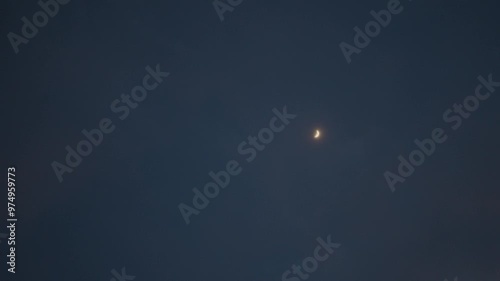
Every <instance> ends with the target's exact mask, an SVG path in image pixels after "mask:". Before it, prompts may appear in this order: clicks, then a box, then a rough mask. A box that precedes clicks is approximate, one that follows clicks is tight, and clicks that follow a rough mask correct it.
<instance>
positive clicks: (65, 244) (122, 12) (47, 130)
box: [0, 0, 500, 281]
mask: <svg viewBox="0 0 500 281" xmlns="http://www.w3.org/2000/svg"><path fill="white" fill-rule="evenodd" d="M388 2H389V1H387V0H383V1H379V0H377V1H365V0H357V1H342V2H339V1H326V0H319V1H309V2H308V1H296V0H288V1H283V0H278V1H260V0H258V1H250V0H245V1H243V3H242V4H240V5H239V6H237V7H235V8H234V11H233V12H228V13H225V14H224V21H223V22H221V21H220V19H219V17H218V15H217V13H216V11H215V9H214V7H213V5H212V3H211V2H210V1H146V2H137V1H105V0H104V1H98V2H95V3H90V2H89V1H76V0H72V1H71V2H69V3H68V4H66V5H64V6H61V7H60V11H59V12H58V14H57V15H56V16H55V17H54V18H51V19H50V20H49V22H48V24H47V25H46V26H44V27H42V28H40V29H39V32H38V34H37V35H36V36H35V37H34V38H32V39H30V40H29V43H28V44H22V45H20V46H19V53H18V54H15V53H14V51H13V48H12V46H11V44H10V43H9V40H8V38H7V34H8V33H9V32H15V33H18V34H20V30H21V27H22V24H23V23H22V22H21V20H20V19H21V18H22V17H23V16H26V17H32V15H33V13H35V12H36V11H38V10H39V9H40V8H39V6H38V5H37V3H36V1H7V2H6V3H4V4H3V7H2V8H1V9H0V15H1V16H0V21H1V26H0V30H1V34H3V35H4V40H3V41H2V43H1V44H0V50H1V52H0V53H1V57H2V66H3V70H4V71H3V72H2V73H3V75H2V77H1V78H0V79H1V81H2V83H0V92H1V93H2V95H3V98H4V99H3V102H2V106H3V107H4V109H3V110H2V111H1V114H2V120H4V125H3V126H2V127H3V138H2V139H3V141H2V144H3V150H2V151H3V153H2V169H5V170H6V169H7V167H9V166H10V165H15V166H16V168H17V174H16V176H17V197H16V205H17V207H18V211H17V214H18V219H19V221H18V223H17V228H16V239H17V243H18V245H17V250H16V251H17V252H16V255H17V260H16V262H17V266H16V271H17V272H18V273H16V274H15V276H12V274H10V276H8V275H7V276H8V278H11V279H4V278H3V277H2V278H1V280H32V279H36V280H72V281H78V280H82V281H84V280H96V281H108V280H110V279H111V278H112V277H113V276H112V274H111V270H112V269H116V270H118V271H119V270H120V269H121V268H122V267H126V271H127V273H129V274H131V275H134V276H136V278H135V279H134V281H146V280H147V281H153V280H157V281H159V280H165V281H167V280H168V281H208V280H210V281H212V280H214V281H215V280H221V281H224V280H228V281H229V280H239V281H260V280H263V281H268V280H276V281H278V280H281V275H282V274H283V272H284V271H286V270H288V269H290V268H291V266H292V265H293V264H299V263H301V262H302V260H303V259H304V258H306V257H308V256H311V254H312V252H313V250H314V248H315V247H316V245H317V241H316V238H317V237H323V238H325V237H327V236H328V235H331V237H332V241H333V242H336V243H340V244H341V245H342V246H341V247H340V248H339V249H338V250H337V251H336V252H335V253H334V254H333V255H332V257H331V258H329V259H327V260H326V261H324V262H322V263H320V265H319V267H318V269H317V271H315V272H314V273H311V276H310V278H309V280H342V281H362V280H380V281H382V280H394V281H408V280H415V281H424V280H425V281H442V280H444V279H445V278H448V279H449V280H451V279H452V278H453V277H455V276H458V278H459V279H458V280H460V281H469V280H470V281H472V280H474V281H476V280H477V281H489V280H500V270H499V267H498V265H499V263H500V255H499V252H500V243H499V241H498V237H500V227H499V226H498V218H499V215H500V208H499V203H500V192H499V191H498V186H499V182H500V181H499V178H498V171H497V170H498V167H499V165H498V157H499V156H500V148H499V146H498V144H499V143H500V134H499V132H498V124H499V122H500V114H499V110H498V108H499V107H500V99H499V97H498V94H499V93H500V88H499V90H497V91H496V92H495V93H493V94H492V96H491V97H490V98H489V99H488V100H486V101H484V102H481V104H480V106H479V109H478V110H477V111H475V112H473V113H472V114H471V116H470V118H468V119H466V120H464V121H463V124H462V126H461V127H460V128H459V129H458V130H456V131H453V130H451V129H450V126H449V124H447V123H445V121H443V117H442V115H443V112H445V111H446V110H447V109H448V108H451V107H452V106H453V104H455V103H461V102H462V101H463V100H464V98H465V97H467V96H469V95H473V94H474V90H475V88H476V85H477V84H478V80H477V77H478V76H479V75H482V76H484V77H487V76H488V75H489V74H492V75H493V80H495V81H500V67H499V62H500V35H498V30H499V27H500V18H499V17H498V8H499V6H498V3H497V1H493V0H491V1H490V0H486V1H466V0H461V1H459V0H455V1H451V0H437V1H428V0H427V1H423V0H413V1H412V2H411V3H410V2H408V1H406V0H405V1H402V5H403V6H404V10H403V12H401V13H400V14H398V15H393V16H392V20H391V23H390V24H389V25H388V26H387V27H386V28H383V29H382V30H381V32H380V34H379V35H378V36H377V37H375V38H373V39H372V41H371V43H370V45H369V46H368V47H366V48H365V49H363V50H362V52H361V53H360V54H357V55H353V56H352V62H351V63H350V64H348V63H347V62H346V59H345V58H344V56H343V54H342V52H341V50H340V48H339V44H340V43H341V42H343V41H345V42H347V43H349V44H353V37H354V31H353V28H354V27H356V26H359V27H364V25H365V24H366V23H367V22H368V21H370V20H372V16H371V15H370V11H371V10H377V11H378V10H380V9H384V8H386V7H387V3H388ZM157 64H159V65H160V66H161V69H162V71H166V72H169V73H170V76H169V77H168V78H165V79H164V81H163V82H162V83H161V84H160V85H159V86H158V87H157V88H156V89H155V90H154V91H151V92H150V93H148V96H147V98H146V99H145V100H144V101H143V102H141V103H140V104H139V105H138V107H137V108H135V109H132V110H131V112H130V115H129V116H128V117H127V118H126V119H125V120H120V119H119V118H118V115H117V114H115V113H113V112H112V111H111V110H110V104H111V103H112V102H113V101H114V100H115V99H119V98H120V95H121V94H122V93H130V91H131V89H132V88H133V87H135V86H137V85H140V84H142V79H143V77H144V76H145V75H146V74H147V72H146V70H145V67H146V66H148V65H149V66H152V67H154V66H155V65H157ZM283 106H287V109H288V111H289V112H290V113H292V114H296V115H297V117H296V118H295V119H294V120H293V121H291V122H290V124H289V125H288V126H286V128H285V130H283V131H282V132H280V133H277V134H276V135H275V137H274V140H273V141H272V142H271V143H270V144H268V145H266V148H265V150H263V151H260V152H258V154H257V156H256V158H255V160H254V161H252V162H251V163H248V162H246V161H245V160H244V159H245V156H242V155H240V154H239V153H238V150H237V147H238V145H239V144H240V143H241V142H243V141H245V140H247V137H248V136H249V135H256V134H257V133H258V132H259V130H260V129H262V128H264V127H266V126H268V124H269V120H270V119H271V118H272V117H273V116H274V115H273V112H272V110H273V108H278V109H281V108H283ZM102 118H110V119H111V120H112V121H113V124H114V125H115V126H116V129H115V130H114V131H113V132H112V133H110V134H105V135H104V138H103V141H102V143H101V144H100V145H99V146H97V147H94V149H93V152H92V153H91V154H90V155H89V156H87V157H83V161H82V162H81V164H80V165H79V166H78V167H77V168H75V169H74V172H72V173H70V174H65V175H64V181H63V182H62V183H60V182H59V181H58V179H57V177H56V175H55V173H54V171H53V169H52V167H51V163H52V162H53V161H58V162H61V163H64V161H65V160H64V159H65V156H66V151H65V146H66V145H69V146H72V147H76V144H77V143H78V142H79V141H80V140H82V139H84V137H83V135H82V134H81V130H83V129H86V130H91V129H94V128H97V127H98V126H99V122H100V120H101V119H102ZM317 127H319V128H321V129H322V130H323V136H324V137H323V138H322V139H321V141H319V142H317V141H316V142H315V141H312V139H311V136H312V133H313V130H314V129H315V128H317ZM437 127H441V128H444V129H445V131H446V133H447V135H448V140H447V141H446V142H445V143H443V144H440V145H438V146H437V148H436V151H435V153H434V154H433V155H432V156H430V157H428V158H427V159H426V160H425V163H424V164H423V165H421V166H420V167H417V168H416V169H415V172H414V174H413V175H412V176H411V177H409V178H408V179H406V181H405V182H404V183H401V184H398V186H397V190H396V192H394V193H393V192H391V190H390V189H389V187H388V185H387V183H386V180H385V179H384V176H383V174H384V172H385V171H386V170H390V171H392V172H395V171H397V165H398V164H399V162H398V159H397V158H398V155H400V154H402V155H405V157H407V156H408V154H409V153H410V152H411V151H412V150H414V149H415V148H416V147H415V145H414V144H413V140H414V139H416V138H419V139H423V138H429V137H431V132H432V130H433V129H434V128H437ZM233 159H234V160H237V161H238V162H239V163H240V164H241V167H242V169H243V171H242V172H241V174H240V175H238V176H235V177H232V178H231V182H230V184H229V185H228V187H226V188H225V189H223V190H221V191H220V194H219V195H218V197H216V198H215V199H211V201H210V204H209V206H208V207H207V208H206V209H204V210H202V211H201V212H200V214H199V215H197V216H192V217H191V223H190V224H189V225H186V224H185V222H184V220H183V218H182V216H181V214H180V212H179V209H178V205H179V203H186V204H190V205H192V202H191V199H192V197H193V192H192V189H193V188H194V187H196V188H198V189H202V188H203V186H204V184H206V183H207V182H209V181H210V177H209V176H208V173H209V172H210V171H219V170H222V169H224V168H225V166H226V163H227V162H228V161H229V160H233ZM2 190H4V191H2V192H1V193H0V199H1V203H0V206H1V208H2V210H0V214H1V215H0V219H1V221H2V223H1V224H0V225H1V228H0V233H6V232H7V230H6V229H5V228H4V224H5V218H6V204H7V203H6V202H7V200H6V199H7V198H6V196H7V191H6V188H2ZM0 250H1V253H2V254H1V258H0V260H1V261H2V262H1V264H2V266H1V267H0V270H1V273H0V276H3V274H4V273H5V272H6V270H7V266H6V264H5V260H6V257H5V255H6V253H7V244H6V241H5V240H2V243H0ZM13 277H14V278H13ZM28 278H29V279H28Z"/></svg>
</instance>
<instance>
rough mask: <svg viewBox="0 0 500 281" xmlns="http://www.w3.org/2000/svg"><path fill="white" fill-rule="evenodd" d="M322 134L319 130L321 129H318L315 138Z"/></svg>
mask: <svg viewBox="0 0 500 281" xmlns="http://www.w3.org/2000/svg"><path fill="white" fill-rule="evenodd" d="M320 135H321V133H320V132H319V130H316V135H314V138H315V139H317V138H319V136H320Z"/></svg>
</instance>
